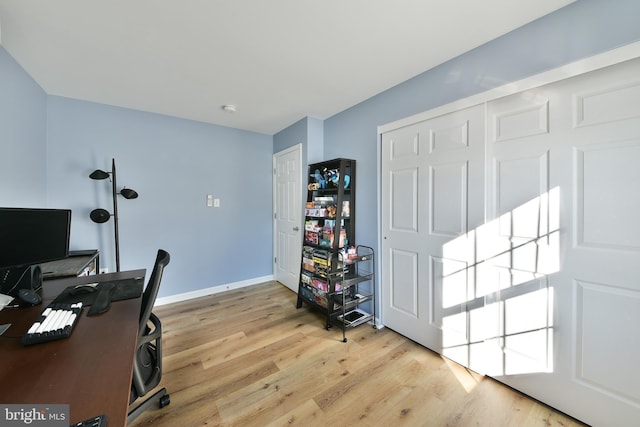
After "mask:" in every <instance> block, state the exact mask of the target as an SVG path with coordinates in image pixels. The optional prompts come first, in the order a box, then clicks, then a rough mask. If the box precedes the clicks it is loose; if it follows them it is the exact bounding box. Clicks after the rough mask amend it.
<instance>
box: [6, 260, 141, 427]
mask: <svg viewBox="0 0 640 427" xmlns="http://www.w3.org/2000/svg"><path fill="white" fill-rule="evenodd" d="M145 273H146V270H144V269H141V270H131V271H122V272H119V273H109V274H100V275H92V276H84V277H73V278H64V279H57V280H48V281H46V282H44V284H43V289H42V297H43V303H42V304H41V305H38V306H35V307H30V308H5V309H4V310H2V311H0V324H4V323H11V324H12V325H11V327H10V328H9V329H8V330H7V331H6V332H5V333H4V334H3V337H0V403H17V404H36V403H39V404H50V403H53V404H69V412H70V414H69V415H70V419H69V423H70V424H73V423H77V422H79V421H83V420H85V419H88V418H91V417H94V416H96V415H101V414H106V415H107V417H108V423H109V426H110V427H113V426H126V424H127V412H128V405H129V393H130V390H131V375H132V372H133V360H134V353H135V347H136V341H137V335H138V320H139V317H140V304H141V300H142V298H135V299H128V300H123V301H114V302H112V304H111V308H110V310H109V311H107V312H106V313H104V314H101V315H98V316H92V317H87V312H88V309H84V310H83V314H82V315H81V317H80V319H78V322H77V323H76V325H75V327H74V329H73V332H72V333H71V336H70V337H69V338H65V339H62V340H58V341H51V342H47V343H42V344H35V345H32V346H26V347H24V346H22V345H21V344H20V340H19V339H13V338H4V337H7V336H18V337H19V336H21V335H22V334H23V333H24V332H26V331H27V329H28V328H29V326H31V324H32V323H33V322H34V320H35V319H37V318H38V316H40V314H41V313H42V311H43V310H44V308H45V307H46V305H47V304H49V303H50V302H51V301H53V299H54V298H55V297H56V296H57V295H58V294H59V293H60V292H62V290H63V289H64V288H66V287H67V286H71V285H78V284H82V283H93V282H107V281H112V280H122V279H130V278H142V279H143V280H144V276H145Z"/></svg>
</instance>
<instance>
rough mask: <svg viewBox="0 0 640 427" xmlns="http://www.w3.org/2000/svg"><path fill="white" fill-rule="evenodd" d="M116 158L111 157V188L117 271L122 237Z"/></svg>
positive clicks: (118, 269)
mask: <svg viewBox="0 0 640 427" xmlns="http://www.w3.org/2000/svg"><path fill="white" fill-rule="evenodd" d="M116 187H117V185H116V159H113V158H112V159H111V189H112V193H113V221H114V224H113V230H114V234H115V236H114V237H115V241H116V271H118V272H119V271H120V238H119V233H118V197H117V196H118V193H117V191H116Z"/></svg>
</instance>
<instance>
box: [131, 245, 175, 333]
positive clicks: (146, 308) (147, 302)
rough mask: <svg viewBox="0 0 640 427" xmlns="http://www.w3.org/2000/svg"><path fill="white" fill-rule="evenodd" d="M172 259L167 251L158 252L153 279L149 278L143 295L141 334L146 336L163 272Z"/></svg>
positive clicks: (152, 274)
mask: <svg viewBox="0 0 640 427" xmlns="http://www.w3.org/2000/svg"><path fill="white" fill-rule="evenodd" d="M170 258H171V257H170V256H169V253H168V252H167V251H164V250H162V249H159V250H158V254H157V256H156V262H155V264H154V265H153V272H152V273H151V277H150V278H149V282H148V283H147V287H146V288H145V289H144V293H143V294H142V307H141V309H140V329H139V331H140V332H139V333H142V334H144V331H145V326H146V325H147V322H148V321H149V316H151V311H152V310H153V305H154V304H155V302H156V296H157V295H158V290H159V289H160V281H161V280H162V272H163V271H164V268H165V267H166V266H167V264H169V260H170Z"/></svg>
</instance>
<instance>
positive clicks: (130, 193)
mask: <svg viewBox="0 0 640 427" xmlns="http://www.w3.org/2000/svg"><path fill="white" fill-rule="evenodd" d="M120 194H121V195H122V197H124V198H125V199H137V198H138V193H137V192H136V190H132V189H130V188H123V189H122V190H120Z"/></svg>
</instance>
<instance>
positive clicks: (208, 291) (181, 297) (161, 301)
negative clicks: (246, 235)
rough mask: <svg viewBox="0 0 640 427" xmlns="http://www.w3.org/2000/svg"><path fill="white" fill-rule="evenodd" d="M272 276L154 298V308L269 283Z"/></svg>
mask: <svg viewBox="0 0 640 427" xmlns="http://www.w3.org/2000/svg"><path fill="white" fill-rule="evenodd" d="M272 280H273V275H269V276H262V277H255V278H253V279H247V280H242V281H240V282H234V283H227V284H225V285H218V286H212V287H210V288H205V289H198V290H197V291H191V292H185V293H182V294H176V295H170V296H168V297H161V298H156V303H155V305H156V306H161V305H166V304H171V303H174V302H181V301H187V300H190V299H194V298H200V297H205V296H207V295H213V294H218V293H220V292H225V291H230V290H232V289H239V288H244V287H247V286H251V285H257V284H259V283H264V282H270V281H272Z"/></svg>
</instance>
